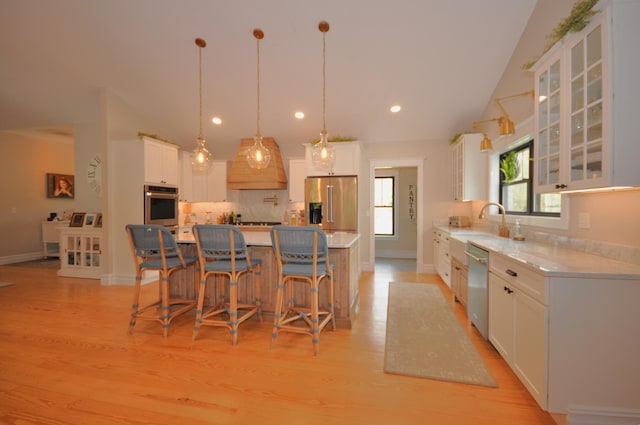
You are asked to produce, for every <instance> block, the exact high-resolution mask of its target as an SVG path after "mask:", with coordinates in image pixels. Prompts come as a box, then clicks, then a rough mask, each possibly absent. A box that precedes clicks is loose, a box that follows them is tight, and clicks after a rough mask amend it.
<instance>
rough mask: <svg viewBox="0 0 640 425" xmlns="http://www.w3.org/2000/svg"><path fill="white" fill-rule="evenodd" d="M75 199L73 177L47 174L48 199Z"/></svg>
mask: <svg viewBox="0 0 640 425" xmlns="http://www.w3.org/2000/svg"><path fill="white" fill-rule="evenodd" d="M74 197H75V186H74V178H73V175H71V174H54V173H47V198H59V199H73V198H74Z"/></svg>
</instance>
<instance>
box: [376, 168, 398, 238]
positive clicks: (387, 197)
mask: <svg viewBox="0 0 640 425" xmlns="http://www.w3.org/2000/svg"><path fill="white" fill-rule="evenodd" d="M394 180H395V179H394V177H376V180H375V195H374V196H375V200H374V208H375V218H374V222H375V225H374V227H375V229H374V232H375V234H376V235H379V236H393V235H394V234H395V225H394V221H395V220H394V217H395V211H394V209H395V206H394V199H395V192H394V191H395V182H394Z"/></svg>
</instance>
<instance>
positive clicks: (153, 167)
mask: <svg viewBox="0 0 640 425" xmlns="http://www.w3.org/2000/svg"><path fill="white" fill-rule="evenodd" d="M142 141H143V143H144V180H145V183H148V184H165V185H171V186H178V174H179V172H178V168H179V167H178V147H177V146H176V145H173V144H170V143H165V142H161V141H159V140H155V139H150V138H148V137H142Z"/></svg>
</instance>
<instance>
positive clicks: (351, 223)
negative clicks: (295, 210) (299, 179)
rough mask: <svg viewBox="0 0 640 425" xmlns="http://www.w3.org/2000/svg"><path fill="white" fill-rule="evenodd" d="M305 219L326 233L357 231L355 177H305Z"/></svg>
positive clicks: (356, 179) (356, 187)
mask: <svg viewBox="0 0 640 425" xmlns="http://www.w3.org/2000/svg"><path fill="white" fill-rule="evenodd" d="M304 189H305V191H304V200H305V207H306V210H307V222H308V224H310V225H317V226H319V227H320V228H321V229H323V230H324V231H325V232H357V231H358V178H357V177H356V176H330V177H307V178H306V179H305V181H304Z"/></svg>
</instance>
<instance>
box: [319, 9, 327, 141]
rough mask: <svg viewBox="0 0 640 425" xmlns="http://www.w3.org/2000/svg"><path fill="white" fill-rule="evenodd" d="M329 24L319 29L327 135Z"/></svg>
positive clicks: (324, 131)
mask: <svg viewBox="0 0 640 425" xmlns="http://www.w3.org/2000/svg"><path fill="white" fill-rule="evenodd" d="M329 28H330V27H329V23H328V22H327V21H322V22H320V24H318V29H319V30H320V32H321V33H322V133H323V134H326V133H327V106H326V104H327V88H326V87H327V54H326V53H327V44H326V35H327V32H328V31H329Z"/></svg>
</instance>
